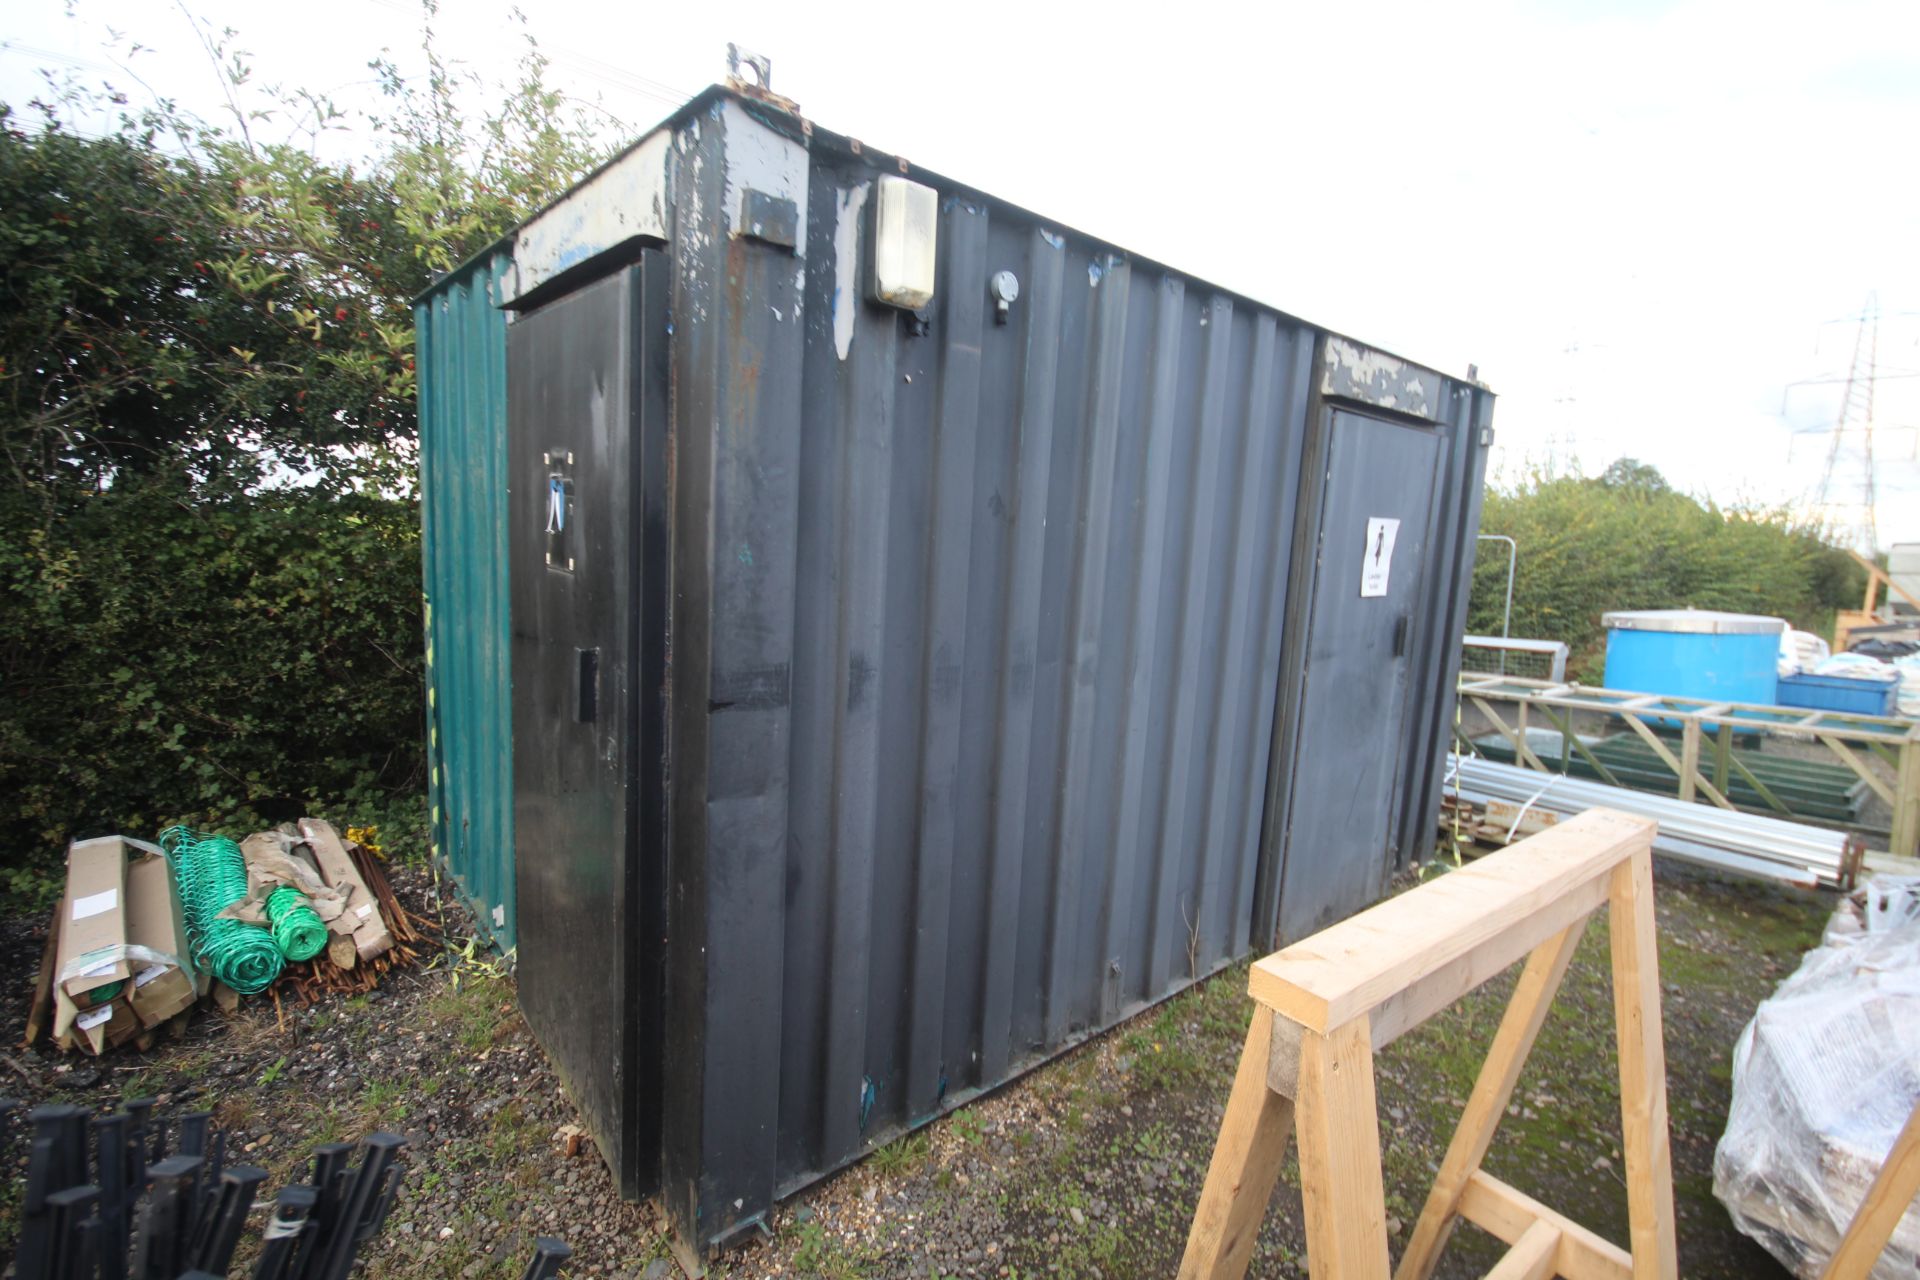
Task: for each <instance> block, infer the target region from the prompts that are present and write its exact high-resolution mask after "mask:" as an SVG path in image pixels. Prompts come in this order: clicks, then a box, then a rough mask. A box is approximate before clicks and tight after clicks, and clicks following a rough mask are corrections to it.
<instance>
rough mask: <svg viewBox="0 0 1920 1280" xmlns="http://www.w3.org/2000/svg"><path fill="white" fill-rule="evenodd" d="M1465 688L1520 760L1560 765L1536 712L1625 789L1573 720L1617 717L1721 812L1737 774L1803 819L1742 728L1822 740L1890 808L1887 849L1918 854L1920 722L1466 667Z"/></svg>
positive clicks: (1781, 810) (1684, 787)
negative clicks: (1675, 729) (1761, 773)
mask: <svg viewBox="0 0 1920 1280" xmlns="http://www.w3.org/2000/svg"><path fill="white" fill-rule="evenodd" d="M1459 687H1460V700H1461V702H1462V703H1463V704H1470V705H1471V706H1472V707H1473V708H1474V709H1475V710H1476V711H1478V712H1479V713H1480V714H1481V715H1482V716H1484V717H1485V718H1486V720H1487V723H1488V724H1489V725H1491V726H1492V727H1493V729H1494V731H1495V732H1496V733H1498V734H1499V735H1500V736H1501V737H1503V738H1505V739H1506V740H1507V741H1508V742H1510V743H1512V744H1513V748H1514V759H1515V762H1516V763H1519V764H1522V765H1525V766H1526V767H1527V768H1529V769H1539V770H1542V771H1544V772H1547V773H1558V772H1560V770H1557V769H1553V768H1550V767H1549V766H1548V764H1547V763H1546V762H1545V761H1544V760H1542V759H1541V758H1540V756H1539V753H1538V752H1536V751H1535V750H1534V749H1533V747H1532V746H1531V744H1530V743H1529V742H1528V738H1527V730H1528V727H1529V723H1530V721H1532V720H1533V719H1534V718H1536V717H1537V718H1538V719H1539V720H1541V721H1544V722H1545V723H1544V724H1535V725H1533V727H1536V728H1543V729H1547V730H1549V731H1551V732H1554V733H1558V734H1560V735H1561V737H1562V738H1563V739H1564V740H1565V741H1566V743H1567V749H1568V750H1569V751H1571V752H1572V753H1574V754H1577V755H1578V756H1579V757H1580V758H1581V759H1582V760H1584V761H1585V762H1586V763H1587V764H1588V765H1589V766H1591V767H1592V768H1593V769H1594V770H1595V772H1596V773H1597V774H1598V775H1599V780H1600V781H1602V782H1605V783H1607V784H1608V785H1609V786H1619V785H1620V784H1619V782H1618V781H1616V780H1615V778H1614V776H1613V774H1612V772H1611V771H1610V770H1609V769H1608V768H1607V766H1606V765H1605V763H1603V762H1602V761H1600V760H1598V759H1597V758H1595V756H1594V754H1593V752H1592V751H1590V750H1589V749H1588V748H1587V745H1586V743H1584V742H1582V741H1581V740H1580V737H1579V735H1578V734H1577V733H1575V732H1574V727H1573V716H1574V713H1576V712H1592V713H1597V714H1601V715H1605V716H1609V717H1616V718H1618V719H1620V720H1622V721H1624V722H1625V723H1626V726H1627V727H1628V728H1629V729H1631V730H1633V732H1634V733H1635V734H1636V735H1638V737H1639V738H1640V739H1641V741H1643V742H1645V743H1646V744H1647V746H1648V747H1649V748H1650V749H1651V750H1652V751H1653V754H1654V755H1655V756H1656V757H1657V758H1658V759H1659V760H1660V762H1661V763H1662V764H1664V765H1665V766H1666V767H1667V769H1668V770H1669V771H1671V772H1672V773H1673V775H1674V777H1675V778H1676V779H1677V781H1678V791H1679V796H1680V798H1681V799H1682V800H1689V801H1697V800H1704V801H1706V802H1707V803H1709V804H1712V805H1716V806H1718V807H1719V808H1722V809H1735V808H1738V806H1737V805H1735V804H1734V803H1733V801H1731V800H1729V799H1728V798H1727V792H1728V784H1729V782H1730V780H1731V779H1732V777H1733V776H1734V775H1735V774H1738V775H1739V776H1740V777H1741V779H1742V780H1743V781H1744V782H1746V783H1747V784H1748V785H1749V786H1751V787H1752V788H1753V789H1754V790H1755V791H1756V792H1757V793H1758V794H1759V796H1760V798H1761V799H1762V800H1764V801H1765V802H1766V803H1767V807H1768V808H1769V809H1771V810H1773V811H1774V812H1776V813H1778V814H1781V815H1782V816H1785V817H1789V818H1791V817H1794V816H1795V814H1794V813H1793V811H1792V810H1791V809H1790V808H1788V807H1787V805H1786V804H1785V803H1784V802H1783V801H1782V800H1781V799H1780V798H1779V797H1778V796H1776V795H1774V794H1773V792H1772V791H1771V790H1770V789H1769V788H1768V787H1767V785H1766V784H1765V783H1764V782H1762V781H1761V780H1760V779H1759V778H1757V777H1755V776H1754V774H1753V771H1752V770H1750V769H1749V768H1748V767H1747V765H1746V762H1745V761H1743V760H1742V759H1741V758H1740V754H1741V753H1740V752H1738V751H1736V750H1735V749H1734V746H1733V739H1734V735H1735V734H1767V735H1770V736H1773V737H1780V738H1789V739H1793V740H1796V741H1800V742H1815V743H1819V744H1820V745H1821V746H1824V747H1825V748H1826V749H1827V751H1828V753H1829V754H1830V755H1832V756H1833V758H1834V759H1836V760H1838V761H1839V762H1840V763H1841V764H1844V765H1846V766H1847V768H1849V769H1851V770H1852V771H1853V772H1854V775H1855V776H1857V777H1858V778H1859V779H1860V780H1861V781H1862V782H1864V783H1865V784H1866V785H1867V787H1868V789H1869V790H1871V791H1872V792H1873V793H1874V794H1875V795H1877V796H1879V797H1880V798H1881V799H1882V800H1885V801H1886V802H1887V804H1888V806H1889V807H1890V808H1891V810H1892V813H1893V820H1892V824H1891V827H1890V830H1889V832H1888V838H1887V851H1888V852H1889V853H1894V854H1898V855H1900V856H1901V857H1907V858H1913V857H1920V721H1916V720H1908V719H1903V718H1900V717H1891V716H1860V715H1849V714H1847V713H1845V712H1840V711H1804V710H1802V709H1800V708H1798V707H1768V706H1760V705H1758V704H1755V703H1748V702H1706V701H1704V700H1702V699H1699V698H1681V697H1675V696H1671V695H1667V694H1656V693H1628V692H1625V691H1623V690H1618V689H1590V688H1586V687H1583V686H1581V685H1577V684H1555V683H1552V682H1549V681H1545V680H1524V679H1520V678H1518V677H1514V676H1485V675H1466V674H1463V675H1462V676H1461V677H1460V686H1459ZM1496 704H1498V705H1500V706H1504V707H1507V708H1510V710H1509V712H1508V715H1509V716H1511V717H1512V718H1511V719H1508V716H1503V715H1502V714H1501V713H1500V712H1499V711H1498V710H1496V709H1495V707H1496ZM1656 724H1661V725H1668V726H1671V725H1675V724H1677V725H1678V726H1679V728H1680V735H1681V736H1680V753H1679V755H1678V756H1676V755H1675V754H1674V753H1673V750H1672V748H1671V746H1670V745H1669V744H1668V743H1667V742H1664V741H1662V740H1661V738H1660V736H1659V735H1658V734H1657V733H1655V732H1654V726H1655V725H1656ZM1454 736H1455V738H1456V739H1457V740H1458V741H1459V743H1460V744H1461V749H1462V750H1464V751H1467V752H1470V753H1472V754H1474V755H1478V754H1479V752H1478V750H1476V749H1475V747H1474V744H1473V742H1472V740H1471V739H1469V738H1468V737H1467V736H1466V735H1465V734H1464V733H1462V731H1461V730H1460V728H1459V726H1458V725H1456V726H1455V727H1454ZM1709 751H1710V752H1711V756H1710V757H1709V755H1708V753H1709ZM1868 756H1872V757H1878V758H1879V759H1880V760H1881V761H1882V762H1884V763H1885V764H1886V765H1887V766H1888V767H1889V768H1890V769H1892V770H1893V775H1894V780H1893V784H1892V785H1891V786H1889V785H1888V783H1887V781H1886V779H1885V778H1883V777H1881V776H1880V774H1878V773H1876V772H1875V771H1874V770H1872V769H1870V768H1868V766H1867V760H1866V758H1865V757H1868Z"/></svg>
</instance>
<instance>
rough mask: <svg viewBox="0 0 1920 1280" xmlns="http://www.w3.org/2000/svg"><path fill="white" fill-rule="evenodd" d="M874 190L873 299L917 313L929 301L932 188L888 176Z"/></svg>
mask: <svg viewBox="0 0 1920 1280" xmlns="http://www.w3.org/2000/svg"><path fill="white" fill-rule="evenodd" d="M875 185H876V187H877V188H878V189H877V190H876V191H875V193H874V196H875V199H874V209H873V277H872V295H873V300H874V301H875V302H884V303H885V304H886V305H888V306H890V307H899V308H901V309H902V310H904V311H918V310H920V309H921V308H923V307H925V306H926V305H927V304H928V303H929V302H932V301H933V263H934V250H935V248H936V244H937V241H936V237H937V235H938V230H939V217H940V205H939V199H938V196H937V194H936V193H935V191H934V189H933V188H932V187H923V186H921V185H920V184H919V183H917V182H910V181H908V180H907V179H905V178H900V177H895V176H894V175H892V174H882V175H881V176H880V177H879V179H878V180H877V182H876V183H875Z"/></svg>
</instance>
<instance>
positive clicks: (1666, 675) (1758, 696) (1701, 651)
mask: <svg viewBox="0 0 1920 1280" xmlns="http://www.w3.org/2000/svg"><path fill="white" fill-rule="evenodd" d="M1600 621H1601V622H1602V623H1603V624H1604V625H1605V626H1606V628H1607V677H1606V679H1607V688H1609V689H1625V690H1629V691H1631V692H1633V693H1659V694H1666V695H1667V696H1669V697H1676V698H1700V699H1703V700H1705V701H1707V702H1751V703H1756V704H1758V705H1761V706H1771V705H1773V699H1774V693H1775V686H1776V685H1777V684H1778V682H1779V667H1778V663H1779V658H1780V634H1781V633H1782V632H1783V631H1785V630H1786V629H1787V624H1786V623H1785V622H1784V621H1782V620H1781V619H1779V618H1764V617H1759V616H1756V615H1754V614H1746V613H1720V612H1718V611H1716V610H1711V609H1643V610H1635V611H1631V612H1618V613H1609V614H1607V615H1606V616H1604V617H1603V618H1601V620H1600Z"/></svg>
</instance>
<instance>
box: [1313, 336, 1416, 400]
mask: <svg viewBox="0 0 1920 1280" xmlns="http://www.w3.org/2000/svg"><path fill="white" fill-rule="evenodd" d="M1321 358H1322V361H1323V362H1324V364H1325V365H1326V371H1325V372H1324V373H1323V374H1322V375H1321V384H1320V385H1321V390H1322V391H1325V392H1328V393H1331V394H1346V395H1358V396H1360V397H1362V398H1364V399H1365V400H1367V401H1368V402H1369V403H1371V404H1376V405H1379V406H1380V407H1381V408H1384V409H1401V410H1404V411H1406V412H1408V413H1413V414H1418V415H1420V416H1422V417H1427V416H1431V414H1432V405H1431V404H1430V403H1429V397H1428V394H1427V387H1426V382H1425V381H1424V379H1422V377H1421V376H1420V374H1419V373H1418V372H1417V371H1416V370H1415V368H1414V366H1412V365H1409V364H1408V363H1407V362H1406V361H1404V360H1401V359H1399V358H1398V357H1396V356H1390V355H1388V354H1386V353H1385V352H1384V351H1375V350H1373V349H1372V348H1371V347H1362V346H1360V345H1359V344H1357V343H1353V342H1349V341H1347V340H1346V339H1345V338H1338V337H1329V338H1328V339H1327V344H1326V348H1325V353H1324V355H1323V356H1322V357H1321Z"/></svg>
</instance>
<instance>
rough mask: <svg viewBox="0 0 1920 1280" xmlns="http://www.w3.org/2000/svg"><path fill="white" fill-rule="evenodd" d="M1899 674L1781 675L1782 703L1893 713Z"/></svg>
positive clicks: (1856, 712) (1853, 712)
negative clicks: (1864, 676) (1872, 676)
mask: <svg viewBox="0 0 1920 1280" xmlns="http://www.w3.org/2000/svg"><path fill="white" fill-rule="evenodd" d="M1899 697H1900V677H1898V676H1888V677H1887V678H1886V679H1885V680H1863V679H1860V678H1858V677H1848V676H1816V675H1809V674H1804V673H1803V674H1800V675H1792V676H1781V677H1780V692H1779V694H1778V699H1779V702H1780V705H1781V706H1783V707H1806V708H1808V709H1809V710H1814V711H1844V712H1847V713H1848V714H1849V715H1856V716H1890V715H1893V714H1894V710H1895V708H1896V707H1897V706H1898V705H1899Z"/></svg>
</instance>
